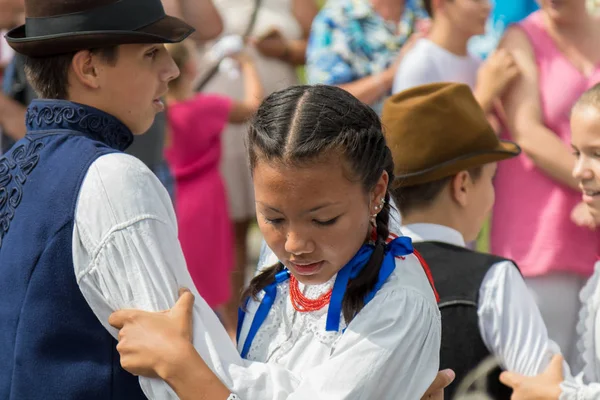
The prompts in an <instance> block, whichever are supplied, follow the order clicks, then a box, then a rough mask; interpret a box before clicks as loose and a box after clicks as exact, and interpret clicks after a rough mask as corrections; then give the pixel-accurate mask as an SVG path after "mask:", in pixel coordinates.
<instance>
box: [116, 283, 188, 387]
mask: <svg viewBox="0 0 600 400" xmlns="http://www.w3.org/2000/svg"><path fill="white" fill-rule="evenodd" d="M193 307H194V295H193V294H192V293H190V292H189V291H188V290H187V289H182V290H180V291H179V300H178V301H177V303H176V304H175V306H173V308H172V309H171V310H168V311H162V312H155V313H154V312H146V311H139V310H119V311H116V312H114V313H113V314H111V316H110V317H109V319H108V323H109V324H110V325H112V326H113V327H115V328H117V329H119V337H118V339H119V344H118V346H117V350H118V351H119V353H120V355H121V366H122V367H123V368H124V369H125V370H127V371H129V372H130V373H132V374H134V375H142V376H147V377H160V378H162V379H165V380H166V379H167V377H168V376H170V374H171V372H172V371H173V370H174V369H175V368H176V367H177V365H178V364H180V360H181V359H183V358H184V357H185V355H186V354H185V353H186V352H188V351H189V348H190V342H191V340H192V333H193V324H192V310H193Z"/></svg>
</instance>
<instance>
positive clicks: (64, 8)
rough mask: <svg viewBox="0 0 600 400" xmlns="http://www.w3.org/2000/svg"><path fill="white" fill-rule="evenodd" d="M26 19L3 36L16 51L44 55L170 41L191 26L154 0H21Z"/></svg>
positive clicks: (37, 55)
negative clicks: (23, 0)
mask: <svg viewBox="0 0 600 400" xmlns="http://www.w3.org/2000/svg"><path fill="white" fill-rule="evenodd" d="M25 15H26V22H25V24H24V25H22V26H19V27H17V28H15V29H13V30H11V31H10V32H8V34H7V35H6V40H7V41H8V44H9V45H10V46H11V47H12V48H13V49H14V50H15V51H16V52H18V53H21V54H24V55H26V56H30V57H45V56H52V55H57V54H65V53H70V52H74V51H78V50H85V49H93V48H99V47H110V46H116V45H120V44H135V43H176V42H180V41H182V40H183V39H185V38H186V37H188V36H189V35H190V34H191V33H192V32H194V28H192V27H191V26H189V25H188V24H186V23H185V22H183V21H181V20H180V19H178V18H175V17H171V16H168V15H166V14H165V10H164V8H163V6H162V3H161V1H160V0H25Z"/></svg>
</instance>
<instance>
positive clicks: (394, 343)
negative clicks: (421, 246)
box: [238, 237, 441, 400]
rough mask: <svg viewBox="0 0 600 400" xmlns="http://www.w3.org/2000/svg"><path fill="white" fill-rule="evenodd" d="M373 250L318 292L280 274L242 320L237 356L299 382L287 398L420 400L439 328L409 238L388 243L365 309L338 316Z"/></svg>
mask: <svg viewBox="0 0 600 400" xmlns="http://www.w3.org/2000/svg"><path fill="white" fill-rule="evenodd" d="M372 251H373V248H372V246H371V245H368V244H367V245H364V246H363V247H362V248H361V249H360V250H359V252H358V253H357V254H356V256H355V257H354V258H353V259H352V260H351V261H350V262H349V263H348V264H347V265H346V266H345V267H344V268H342V269H341V270H340V271H339V272H338V274H337V275H336V276H334V277H333V278H332V279H331V280H330V281H329V282H326V283H324V284H322V285H303V284H301V283H299V282H298V281H296V280H295V279H294V278H293V277H290V274H289V273H288V272H287V270H285V269H282V270H281V271H280V272H279V273H278V274H277V277H276V282H275V283H274V284H272V285H270V286H269V287H267V288H266V289H265V290H264V291H263V292H262V293H261V295H260V296H259V299H258V301H254V300H250V302H249V303H248V305H247V307H246V308H247V312H246V313H241V314H240V316H241V318H240V320H241V323H240V324H239V325H240V326H239V329H240V330H239V332H238V333H239V335H238V337H239V340H238V350H239V351H240V353H241V354H242V356H243V357H246V358H247V359H249V360H256V361H263V362H267V365H273V368H286V369H288V370H290V371H293V372H294V373H295V375H296V376H297V379H298V387H297V389H296V391H295V392H294V395H293V396H291V397H286V398H289V399H308V398H315V399H365V400H366V399H384V400H388V399H389V400H392V399H420V398H421V395H422V394H423V393H424V392H425V390H426V389H427V388H428V387H429V385H430V384H431V382H432V381H433V379H434V377H435V375H436V373H437V371H438V366H439V359H438V358H439V346H440V335H441V330H440V329H441V323H440V322H441V321H440V317H439V311H438V308H437V304H436V293H435V289H434V288H432V285H431V282H430V281H429V279H428V275H427V274H428V272H427V267H426V265H423V266H422V265H421V261H420V260H419V258H418V257H417V256H416V255H415V254H414V253H413V248H412V243H411V241H410V239H409V238H406V237H400V238H396V239H395V240H392V241H390V242H389V243H388V245H387V249H386V252H387V254H386V257H385V260H384V262H383V265H382V267H381V272H380V274H379V281H378V283H377V285H376V287H375V289H374V290H373V291H372V292H371V293H370V294H369V295H368V296H367V298H366V299H365V300H366V306H365V307H364V308H363V309H362V310H361V311H360V312H359V313H358V314H357V315H356V317H355V318H354V319H353V320H352V321H351V322H350V323H349V324H347V323H346V322H345V321H344V318H343V316H342V315H341V299H342V298H343V293H344V291H345V287H346V284H347V282H348V280H349V279H351V278H352V277H354V276H356V275H357V274H358V272H360V270H361V269H362V267H364V265H365V264H366V262H367V260H368V258H369V256H370V254H371V252H372ZM263 256H266V257H264V258H263V261H264V263H265V265H263V266H266V265H273V264H275V263H277V258H276V257H275V255H274V254H273V253H272V252H271V253H269V254H268V255H267V254H263ZM324 299H325V300H324ZM319 303H321V304H319ZM320 306H322V308H319V307H320ZM258 384H259V385H260V384H261V383H258Z"/></svg>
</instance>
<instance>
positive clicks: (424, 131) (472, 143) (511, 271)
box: [382, 83, 560, 400]
mask: <svg viewBox="0 0 600 400" xmlns="http://www.w3.org/2000/svg"><path fill="white" fill-rule="evenodd" d="M382 121H383V124H384V126H385V127H386V139H387V141H388V146H389V147H390V149H391V151H392V155H393V158H394V163H395V171H394V172H395V175H396V177H397V178H396V181H395V184H394V186H395V189H394V191H393V192H392V193H393V197H394V200H395V203H396V205H397V207H398V209H399V211H400V214H401V215H402V224H403V225H402V227H400V228H398V227H396V228H391V229H390V230H391V231H396V232H398V231H401V232H402V234H404V235H406V236H409V237H411V238H412V239H413V243H414V247H415V249H416V250H418V251H419V252H420V254H421V255H422V256H423V258H424V259H425V261H426V262H427V264H428V265H429V267H430V269H431V273H432V276H433V281H434V283H435V286H436V289H437V290H438V293H439V295H440V303H439V307H440V310H441V313H442V327H443V329H442V345H441V354H440V367H441V368H451V369H453V370H454V371H455V372H456V381H455V382H460V381H461V380H462V379H463V378H464V377H465V376H466V374H467V373H468V372H470V371H471V370H472V369H474V368H475V367H476V366H477V365H478V364H480V363H481V362H482V361H483V360H484V359H485V358H487V357H489V356H494V357H496V358H497V360H498V362H499V363H500V365H501V366H502V367H503V368H506V369H508V370H511V371H519V372H520V373H522V374H525V375H535V374H537V373H539V372H541V371H543V370H544V368H545V367H546V365H547V364H548V362H549V361H550V359H551V356H552V355H553V354H555V353H558V352H560V349H559V348H558V346H557V345H556V344H555V343H554V342H552V341H551V340H550V339H549V338H548V333H547V330H546V327H545V325H544V322H543V320H542V317H541V314H540V312H539V310H538V308H537V305H536V303H535V301H534V300H533V298H532V296H531V295H530V294H529V292H528V289H527V286H526V285H525V283H524V281H523V278H522V277H521V275H520V273H519V270H518V268H517V266H516V265H515V264H514V263H513V262H512V261H511V260H507V259H504V258H501V257H497V256H494V255H489V254H483V253H478V252H474V251H471V250H469V249H467V248H466V247H465V243H467V242H469V241H471V240H474V239H475V238H476V237H477V235H478V233H479V231H480V230H481V227H482V225H483V223H484V221H485V218H486V216H487V215H488V214H489V212H490V211H491V208H492V206H493V204H494V187H493V182H492V180H493V177H494V174H495V170H496V163H497V162H500V161H502V160H505V159H508V158H511V157H515V156H517V155H518V154H519V153H520V149H519V147H518V146H517V145H516V144H514V143H512V142H508V141H500V140H498V138H497V137H496V135H495V133H494V131H493V129H492V127H491V126H490V124H489V123H488V121H487V119H486V116H485V114H484V112H483V110H482V109H481V107H480V106H479V104H478V103H477V101H476V99H475V97H474V96H473V94H472V92H471V90H470V89H469V87H468V86H467V85H463V84H454V83H435V84H429V85H423V86H418V87H415V88H413V89H409V90H407V91H404V92H401V93H399V94H397V95H395V96H392V97H391V98H389V99H388V100H387V101H386V103H385V105H384V110H383V116H382ZM505 217H506V218H510V215H507V216H505ZM489 389H490V392H491V393H490V394H491V395H492V398H494V399H506V400H508V399H509V398H510V392H509V390H508V389H507V388H506V387H502V386H500V384H499V382H498V374H497V373H496V374H495V375H494V376H493V377H492V381H491V382H490V386H489ZM455 390H456V384H454V385H451V386H450V387H449V388H448V390H447V391H446V396H448V397H449V398H452V395H453V393H454V391H455Z"/></svg>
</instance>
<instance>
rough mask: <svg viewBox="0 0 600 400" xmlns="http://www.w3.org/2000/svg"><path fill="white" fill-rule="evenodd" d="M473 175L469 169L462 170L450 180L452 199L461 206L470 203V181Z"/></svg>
mask: <svg viewBox="0 0 600 400" xmlns="http://www.w3.org/2000/svg"><path fill="white" fill-rule="evenodd" d="M470 179H471V176H470V175H469V172H468V171H460V172H459V173H458V174H456V175H455V176H454V177H453V178H452V181H450V194H451V196H452V200H454V202H455V203H457V204H459V205H460V206H461V207H466V206H467V205H468V204H469V199H468V195H469V189H470V188H469V182H470Z"/></svg>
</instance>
